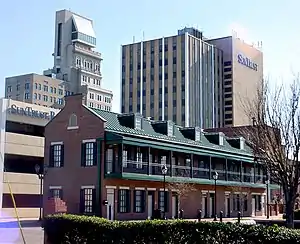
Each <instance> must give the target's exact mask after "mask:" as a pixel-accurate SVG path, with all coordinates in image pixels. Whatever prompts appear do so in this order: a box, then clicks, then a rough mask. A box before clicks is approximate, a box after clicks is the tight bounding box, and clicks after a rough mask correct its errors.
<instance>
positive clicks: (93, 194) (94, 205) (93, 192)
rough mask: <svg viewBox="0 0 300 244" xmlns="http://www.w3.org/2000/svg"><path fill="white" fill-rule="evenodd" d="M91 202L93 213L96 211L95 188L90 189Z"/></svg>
mask: <svg viewBox="0 0 300 244" xmlns="http://www.w3.org/2000/svg"><path fill="white" fill-rule="evenodd" d="M92 202H93V210H92V211H93V214H95V213H96V189H93V191H92Z"/></svg>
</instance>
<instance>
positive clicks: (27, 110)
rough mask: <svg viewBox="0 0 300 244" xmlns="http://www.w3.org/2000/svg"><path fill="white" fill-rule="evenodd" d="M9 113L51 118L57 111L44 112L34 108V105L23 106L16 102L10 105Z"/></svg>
mask: <svg viewBox="0 0 300 244" xmlns="http://www.w3.org/2000/svg"><path fill="white" fill-rule="evenodd" d="M8 113H10V114H18V115H21V116H27V117H32V118H37V119H46V120H51V119H52V118H53V117H54V116H55V112H53V111H50V112H43V111H39V110H34V109H32V107H26V108H21V107H18V106H17V105H15V104H12V105H11V106H10V108H9V109H8Z"/></svg>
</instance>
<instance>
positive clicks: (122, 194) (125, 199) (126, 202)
mask: <svg viewBox="0 0 300 244" xmlns="http://www.w3.org/2000/svg"><path fill="white" fill-rule="evenodd" d="M118 212H119V213H129V212H130V190H127V189H120V190H119V192H118Z"/></svg>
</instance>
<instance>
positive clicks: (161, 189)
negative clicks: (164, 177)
mask: <svg viewBox="0 0 300 244" xmlns="http://www.w3.org/2000/svg"><path fill="white" fill-rule="evenodd" d="M164 190H165V191H168V189H167V188H166V189H164V188H160V189H159V191H164Z"/></svg>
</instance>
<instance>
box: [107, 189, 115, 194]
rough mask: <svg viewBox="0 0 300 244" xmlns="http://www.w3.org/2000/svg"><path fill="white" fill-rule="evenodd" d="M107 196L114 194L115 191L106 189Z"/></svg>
mask: <svg viewBox="0 0 300 244" xmlns="http://www.w3.org/2000/svg"><path fill="white" fill-rule="evenodd" d="M107 194H115V189H112V188H108V189H106V195H107Z"/></svg>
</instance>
